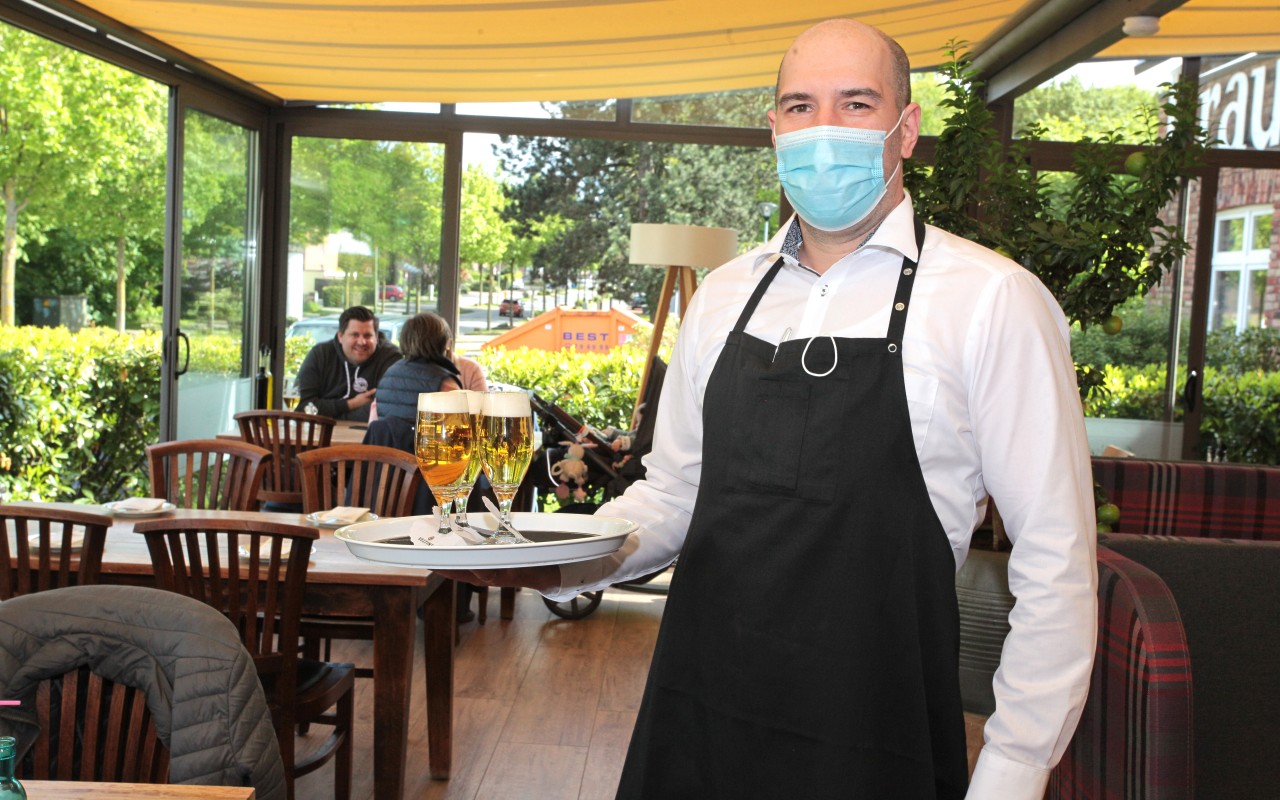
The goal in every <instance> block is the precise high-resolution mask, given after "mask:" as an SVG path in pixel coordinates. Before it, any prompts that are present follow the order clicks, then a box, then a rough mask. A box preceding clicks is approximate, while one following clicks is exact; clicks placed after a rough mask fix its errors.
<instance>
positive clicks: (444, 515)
mask: <svg viewBox="0 0 1280 800" xmlns="http://www.w3.org/2000/svg"><path fill="white" fill-rule="evenodd" d="M451 516H453V500H452V499H450V500H441V501H440V529H439V530H438V531H436V533H452V532H453V527H452V526H451V525H449V517H451Z"/></svg>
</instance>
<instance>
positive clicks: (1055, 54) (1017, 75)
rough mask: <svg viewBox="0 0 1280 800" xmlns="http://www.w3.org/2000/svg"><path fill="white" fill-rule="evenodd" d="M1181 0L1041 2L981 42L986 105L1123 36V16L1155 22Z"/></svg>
mask: <svg viewBox="0 0 1280 800" xmlns="http://www.w3.org/2000/svg"><path fill="white" fill-rule="evenodd" d="M1185 2H1186V0H1101V2H1096V3H1092V4H1089V3H1088V2H1081V0H1047V2H1045V3H1043V4H1042V5H1040V7H1039V8H1037V9H1035V10H1034V11H1033V12H1032V13H1031V14H1029V15H1027V16H1026V17H1025V18H1024V19H1022V20H1021V21H1020V22H1019V23H1018V24H1017V25H1015V26H1013V28H1012V29H1010V30H1008V31H1002V32H1001V34H1002V35H998V36H997V37H994V38H992V39H991V40H990V41H989V42H983V43H981V44H980V46H979V47H978V48H976V50H977V53H976V55H975V56H974V59H973V67H974V70H975V71H976V72H977V77H978V79H979V80H981V81H983V82H985V83H986V85H987V101H988V102H991V101H994V100H998V99H1000V98H1001V97H1006V96H1014V97H1016V96H1017V95H1019V94H1022V93H1024V92H1026V91H1029V90H1030V89H1034V88H1035V87H1037V86H1039V85H1040V84H1042V83H1044V82H1045V81H1046V80H1048V79H1050V78H1052V77H1053V76H1055V75H1057V74H1059V73H1060V72H1062V71H1063V70H1065V69H1067V68H1068V67H1070V66H1072V65H1074V64H1078V63H1080V62H1081V61H1087V60H1088V59H1090V58H1092V57H1093V56H1095V55H1097V54H1098V53H1099V52H1101V51H1102V50H1104V49H1105V48H1107V47H1110V46H1111V45H1113V44H1115V43H1116V42H1118V41H1120V39H1121V38H1123V37H1124V33H1123V32H1122V31H1121V28H1122V27H1123V25H1124V18H1125V17H1135V16H1153V17H1161V16H1164V15H1165V14H1167V13H1169V12H1170V11H1172V10H1174V9H1175V8H1177V7H1179V6H1181V5H1182V4H1183V3H1185Z"/></svg>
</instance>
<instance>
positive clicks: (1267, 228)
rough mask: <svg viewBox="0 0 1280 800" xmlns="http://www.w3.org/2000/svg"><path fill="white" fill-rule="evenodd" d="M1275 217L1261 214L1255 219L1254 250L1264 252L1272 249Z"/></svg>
mask: <svg viewBox="0 0 1280 800" xmlns="http://www.w3.org/2000/svg"><path fill="white" fill-rule="evenodd" d="M1273 219H1274V218H1273V217H1270V216H1267V215H1266V214H1259V215H1257V216H1255V217H1254V218H1253V249H1254V250H1262V251H1264V252H1266V251H1268V250H1270V249H1271V224H1272V221H1273Z"/></svg>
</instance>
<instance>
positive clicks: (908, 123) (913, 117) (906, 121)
mask: <svg viewBox="0 0 1280 800" xmlns="http://www.w3.org/2000/svg"><path fill="white" fill-rule="evenodd" d="M898 130H900V131H902V143H901V147H900V150H901V155H902V157H903V158H911V153H912V152H914V151H915V149H916V142H917V141H919V139H920V104H919V103H908V104H907V107H906V108H905V109H903V110H902V123H901V124H900V125H899V126H898Z"/></svg>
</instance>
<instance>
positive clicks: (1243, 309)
mask: <svg viewBox="0 0 1280 800" xmlns="http://www.w3.org/2000/svg"><path fill="white" fill-rule="evenodd" d="M1274 213H1275V211H1274V209H1273V208H1272V207H1271V206H1269V205H1267V206H1249V207H1247V208H1235V209H1232V210H1230V211H1223V212H1222V213H1220V214H1218V224H1217V228H1216V231H1215V234H1214V237H1213V238H1214V242H1213V286H1212V290H1211V292H1210V295H1209V297H1210V307H1209V330H1211V331H1212V330H1219V329H1221V328H1227V329H1230V330H1234V331H1236V332H1240V331H1243V330H1244V329H1245V328H1249V327H1253V328H1256V327H1259V326H1261V325H1262V324H1263V317H1262V311H1263V307H1262V303H1263V298H1264V297H1265V295H1266V291H1267V264H1268V261H1269V259H1270V253H1271V224H1272V217H1273V214H1274Z"/></svg>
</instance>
